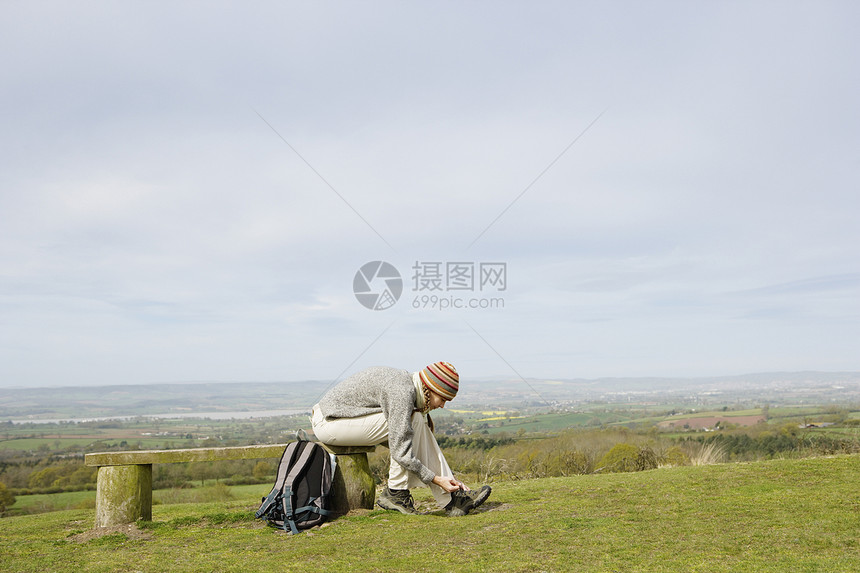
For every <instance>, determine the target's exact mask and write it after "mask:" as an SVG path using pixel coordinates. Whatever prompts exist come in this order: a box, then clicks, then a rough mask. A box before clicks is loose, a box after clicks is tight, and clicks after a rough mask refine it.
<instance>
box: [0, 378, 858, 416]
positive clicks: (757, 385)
mask: <svg viewBox="0 0 860 573" xmlns="http://www.w3.org/2000/svg"><path fill="white" fill-rule="evenodd" d="M464 382H465V383H464V384H463V385H462V387H461V390H460V394H459V396H458V397H457V401H458V405H463V406H465V405H469V404H475V405H481V406H484V407H488V406H493V407H500V408H518V409H522V408H548V407H559V406H560V405H563V406H565V407H571V406H573V405H575V404H577V403H588V402H607V403H631V402H658V403H659V402H672V401H687V402H689V401H695V400H703V399H705V398H708V399H710V400H711V401H712V402H716V401H720V400H724V401H741V400H747V401H760V402H773V401H783V402H793V403H808V402H815V403H828V402H842V403H849V402H860V372H771V373H757V374H744V375H732V376H722V377H709V378H658V377H651V378H598V379H591V380H589V379H561V378H559V379H535V378H527V379H525V380H523V379H521V378H517V377H511V376H505V377H503V376H499V377H492V378H489V377H488V378H479V379H472V380H468V381H464ZM331 385H332V382H331V381H320V380H306V381H293V382H199V383H173V384H146V385H115V386H81V387H58V388H11V389H10V388H0V421H4V420H22V419H57V418H62V419H82V418H98V417H110V416H137V415H155V414H183V413H200V412H206V413H209V412H212V413H215V412H254V411H262V410H284V409H293V408H310V407H311V406H312V405H313V404H314V403H315V402H316V401H317V400H318V399H319V398H320V397H321V396H322V394H323V393H325V391H326V390H327V389H328V388H329V387H330V386H331Z"/></svg>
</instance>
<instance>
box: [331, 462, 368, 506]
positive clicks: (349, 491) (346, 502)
mask: <svg viewBox="0 0 860 573" xmlns="http://www.w3.org/2000/svg"><path fill="white" fill-rule="evenodd" d="M331 487H332V505H333V509H334V511H335V513H337V514H339V515H345V514H347V513H349V510H351V509H373V502H374V501H376V484H375V483H373V474H371V473H370V464H369V463H368V461H367V454H366V453H357V454H338V456H337V470H335V472H334V479H333V480H332V484H331Z"/></svg>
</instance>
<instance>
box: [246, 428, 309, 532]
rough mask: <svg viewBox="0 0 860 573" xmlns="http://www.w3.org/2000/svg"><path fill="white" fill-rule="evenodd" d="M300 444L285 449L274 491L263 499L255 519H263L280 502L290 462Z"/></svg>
mask: <svg viewBox="0 0 860 573" xmlns="http://www.w3.org/2000/svg"><path fill="white" fill-rule="evenodd" d="M299 443H300V442H292V443H290V444H287V447H286V448H284V453H283V454H281V461H280V462H278V475H277V477H276V478H275V485H274V486H273V487H272V491H270V492H269V495H267V496H266V497H265V498H263V502H262V503H261V504H260V509H258V510H257V512H256V513H254V516H255V517H257V518H260V517H263V516H264V515H266V514H267V513H269V511H270V510H271V509H272V507H274V505H275V504H276V503H277V502H278V496H279V495H281V490H282V489H283V487H284V482H286V479H287V471H288V470H289V467H290V461H291V460H292V459H293V458H294V457H295V455H296V450H297V449H298V447H299Z"/></svg>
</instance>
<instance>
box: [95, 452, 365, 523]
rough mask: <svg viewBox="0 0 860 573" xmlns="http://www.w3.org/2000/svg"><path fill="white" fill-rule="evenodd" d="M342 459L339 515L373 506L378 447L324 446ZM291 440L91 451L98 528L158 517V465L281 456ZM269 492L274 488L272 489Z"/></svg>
mask: <svg viewBox="0 0 860 573" xmlns="http://www.w3.org/2000/svg"><path fill="white" fill-rule="evenodd" d="M321 445H322V446H323V447H324V448H325V449H326V450H328V451H329V452H330V453H333V454H335V456H336V457H337V470H336V471H335V475H334V479H333V481H332V498H333V499H332V501H333V503H332V505H333V508H332V509H333V510H334V512H335V513H336V514H337V515H344V514H346V513H348V512H349V511H350V510H352V509H359V508H363V509H372V508H373V502H374V501H375V497H376V487H375V484H374V482H373V476H372V475H371V473H370V465H369V463H368V461H367V453H368V452H372V451H373V450H374V449H375V446H369V447H349V446H346V447H344V446H328V445H326V444H321ZM286 447H287V444H272V445H264V446H240V447H225V448H193V449H186V450H138V451H130V452H99V453H93V454H87V455H86V456H85V458H84V463H85V464H86V465H88V466H98V468H99V471H98V481H97V484H96V523H95V526H96V527H112V526H115V525H123V524H127V523H134V522H136V521H138V520H144V521H152V465H153V464H173V463H180V462H213V461H217V460H254V459H265V458H276V459H280V457H281V454H283V453H284V448H286ZM266 493H268V491H267V492H266Z"/></svg>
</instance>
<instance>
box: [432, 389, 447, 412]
mask: <svg viewBox="0 0 860 573" xmlns="http://www.w3.org/2000/svg"><path fill="white" fill-rule="evenodd" d="M445 402H446V400H445V398H443V397H442V396H440V395H439V394H437V393H436V392H434V391H433V390H430V409H431V410H435V409H436V408H444V407H445Z"/></svg>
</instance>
